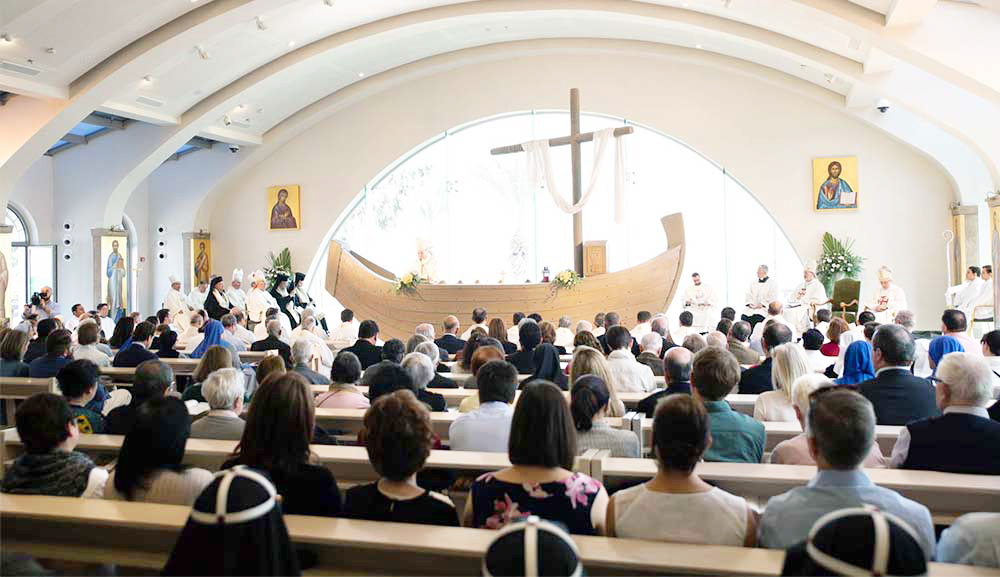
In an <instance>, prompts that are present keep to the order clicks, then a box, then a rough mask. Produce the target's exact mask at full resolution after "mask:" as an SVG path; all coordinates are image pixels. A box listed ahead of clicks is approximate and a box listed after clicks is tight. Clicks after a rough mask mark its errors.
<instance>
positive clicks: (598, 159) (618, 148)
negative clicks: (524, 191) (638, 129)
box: [521, 128, 625, 224]
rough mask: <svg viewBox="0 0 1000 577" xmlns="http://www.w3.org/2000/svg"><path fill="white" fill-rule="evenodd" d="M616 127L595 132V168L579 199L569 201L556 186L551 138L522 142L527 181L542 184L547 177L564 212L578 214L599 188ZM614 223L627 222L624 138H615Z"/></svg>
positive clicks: (554, 196) (554, 198)
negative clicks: (525, 154) (609, 142)
mask: <svg viewBox="0 0 1000 577" xmlns="http://www.w3.org/2000/svg"><path fill="white" fill-rule="evenodd" d="M614 132H615V129H614V128H605V129H604V130H598V131H597V132H595V133H594V168H593V170H592V171H591V173H590V181H589V182H588V183H587V188H586V189H585V190H584V191H583V194H582V195H581V197H580V201H579V202H577V203H576V204H570V202H569V201H567V200H566V199H565V198H564V197H563V195H562V194H561V193H560V192H559V189H558V188H557V187H556V181H555V175H554V173H553V171H552V157H551V155H550V154H549V141H548V140H532V141H530V142H525V143H523V144H522V145H521V147H522V148H523V149H524V152H526V153H527V161H528V182H529V183H530V185H531V186H535V187H537V186H539V185H540V184H541V183H542V180H543V179H544V182H545V188H546V189H547V190H548V191H549V196H551V197H552V201H553V202H555V203H556V206H558V207H559V209H560V210H562V211H563V212H565V213H568V214H576V213H578V212H580V211H581V210H583V207H584V206H586V205H587V201H589V200H590V196H591V195H592V194H593V193H594V190H595V189H596V188H597V181H598V179H599V178H600V175H601V167H602V166H603V165H604V155H605V153H606V152H607V149H608V141H609V140H611V139H613V138H615V136H614ZM615 140H616V142H615V174H614V183H615V184H614V186H615V223H617V224H623V223H624V222H625V143H624V142H623V141H624V139H622V138H617V139H615Z"/></svg>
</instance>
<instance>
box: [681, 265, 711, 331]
mask: <svg viewBox="0 0 1000 577" xmlns="http://www.w3.org/2000/svg"><path fill="white" fill-rule="evenodd" d="M715 305H716V300H715V291H714V290H712V287H710V286H708V285H707V284H705V283H703V282H701V275H700V274H698V273H694V274H692V275H691V286H689V287H687V288H686V289H684V310H685V311H689V312H690V313H691V314H692V315H693V317H694V319H693V321H692V324H691V326H692V327H694V329H695V331H696V332H699V333H703V332H706V331H708V330H709V328H710V327H709V323H711V322H712V321H713V320H714V319H713V318H712V313H713V310H714V309H715Z"/></svg>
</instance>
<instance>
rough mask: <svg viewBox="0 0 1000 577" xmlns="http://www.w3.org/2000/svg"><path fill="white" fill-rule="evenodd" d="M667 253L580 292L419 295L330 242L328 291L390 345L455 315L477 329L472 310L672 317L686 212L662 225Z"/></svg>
mask: <svg viewBox="0 0 1000 577" xmlns="http://www.w3.org/2000/svg"><path fill="white" fill-rule="evenodd" d="M660 221H661V223H662V225H663V232H664V234H666V236H667V250H665V251H664V252H662V253H660V254H659V255H657V256H655V257H653V258H651V259H650V260H648V261H646V262H644V263H642V264H639V265H636V266H633V267H630V268H627V269H625V270H621V271H618V272H613V273H608V274H603V275H598V276H593V277H586V278H584V279H582V280H581V281H580V283H579V284H578V285H577V286H576V287H575V288H573V289H557V290H553V289H554V287H553V286H552V285H551V284H549V283H530V284H520V285H515V284H498V285H485V284H474V285H462V284H422V285H419V286H418V287H417V288H416V291H415V292H414V293H412V294H408V293H397V292H396V290H395V288H394V284H393V281H394V278H395V276H394V275H393V274H392V272H390V271H388V270H386V269H384V268H382V267H380V266H378V265H377V264H375V263H373V262H371V261H369V260H367V259H365V258H364V257H362V256H360V255H358V254H356V253H354V252H352V251H350V250H347V249H346V248H345V247H344V246H343V245H342V244H341V243H340V242H339V241H336V240H334V241H331V242H330V251H329V256H328V257H327V270H326V290H327V292H329V293H330V294H331V295H333V296H334V297H335V298H336V299H337V300H338V301H340V303H341V304H342V305H344V306H345V307H347V308H350V309H352V310H353V311H354V315H355V317H356V318H360V319H372V320H374V321H375V322H377V323H378V326H379V332H380V336H381V338H383V339H390V338H398V339H403V340H405V339H407V338H409V337H410V336H411V335H412V334H413V329H414V328H415V327H416V326H417V325H418V324H420V323H432V324H435V325H437V324H438V323H440V322H441V320H442V319H444V317H446V316H448V315H455V316H457V317H458V318H459V322H460V323H461V324H462V325H465V326H468V325H470V324H471V323H472V309H473V308H476V307H483V308H485V309H486V310H487V311H488V312H489V314H490V316H494V317H500V318H502V319H504V320H505V322H506V321H507V320H508V319H510V318H511V316H512V315H513V314H514V313H515V312H524V313H525V314H530V313H538V314H540V315H542V318H545V319H552V320H555V319H558V318H559V317H561V316H563V315H566V316H569V317H570V318H572V319H590V318H592V317H593V316H594V315H595V314H596V313H598V312H606V311H615V312H617V313H619V314H620V315H621V316H622V318H623V319H631V318H635V315H636V314H637V313H638V312H639V311H641V310H646V311H650V312H654V313H655V312H662V311H665V310H667V307H668V306H669V305H670V301H671V299H672V298H673V296H674V293H675V292H676V291H677V286H678V284H679V282H680V275H681V272H682V270H683V268H684V246H685V245H684V220H683V217H682V216H681V214H680V213H674V214H670V215H667V216H665V217H663V218H662V219H660Z"/></svg>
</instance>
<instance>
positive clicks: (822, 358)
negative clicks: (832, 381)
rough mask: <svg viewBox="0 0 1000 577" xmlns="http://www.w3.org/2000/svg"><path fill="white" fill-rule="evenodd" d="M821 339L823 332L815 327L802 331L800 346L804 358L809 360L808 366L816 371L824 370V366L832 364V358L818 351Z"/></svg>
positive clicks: (821, 371)
mask: <svg viewBox="0 0 1000 577" xmlns="http://www.w3.org/2000/svg"><path fill="white" fill-rule="evenodd" d="M823 340H824V338H823V333H821V332H819V331H818V330H816V329H809V330H807V331H806V332H804V333H802V348H803V349H804V350H805V352H806V360H807V361H809V368H810V369H812V370H813V371H814V372H817V373H823V372H826V368H827V367H829V366H830V365H832V364H833V359H831V358H830V357H828V356H826V355H824V354H823V353H821V352H819V348H820V347H822V346H823Z"/></svg>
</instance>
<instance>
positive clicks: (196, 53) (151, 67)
mask: <svg viewBox="0 0 1000 577" xmlns="http://www.w3.org/2000/svg"><path fill="white" fill-rule="evenodd" d="M122 4H127V6H125V7H123V6H122ZM328 4H332V6H330V5H328ZM928 30H930V31H933V33H930V32H928ZM991 30H992V31H994V32H1000V14H998V13H996V12H994V11H990V10H987V9H985V8H982V7H979V6H976V5H973V4H970V3H964V2H963V3H956V2H950V1H947V0H940V1H937V2H935V1H934V0H906V2H900V1H895V2H892V1H889V0H856V1H854V2H853V3H850V2H846V1H844V0H728V1H726V0H691V1H689V2H682V1H674V0H670V1H667V0H659V1H653V0H649V1H631V0H546V1H545V2H538V1H537V0H479V1H474V2H460V1H456V0H364V1H362V0H333V1H331V2H329V3H328V2H326V1H325V0H214V1H210V0H197V1H192V0H130V1H129V2H127V3H121V2H117V1H115V0H77V1H74V2H70V1H68V0H45V1H42V2H39V1H38V0H7V1H6V2H3V3H0V36H2V35H5V34H6V35H9V36H10V37H11V38H12V42H5V41H4V40H3V39H2V38H0V59H2V60H5V61H11V62H16V63H21V64H27V63H28V62H27V61H28V60H31V63H30V65H31V66H34V67H37V68H38V69H39V70H40V73H39V74H38V75H37V76H35V77H33V78H30V79H25V78H19V77H18V76H17V75H16V74H14V73H10V72H6V71H4V70H2V69H0V90H5V91H10V92H15V93H20V94H23V95H26V96H19V97H17V98H14V99H12V100H11V102H10V103H9V104H8V105H7V106H5V107H0V125H3V124H4V121H5V120H6V118H5V116H6V117H8V118H11V119H12V120H13V119H14V117H15V115H17V118H16V120H17V122H10V123H8V124H7V126H10V127H11V130H10V134H8V135H7V136H6V137H5V138H4V139H0V163H2V165H0V201H3V200H5V198H6V195H7V191H8V190H9V189H10V188H11V187H12V186H13V183H14V182H16V180H17V179H18V178H20V176H21V175H22V174H23V173H24V172H25V171H26V170H27V168H28V166H30V164H31V163H32V162H34V160H35V159H37V157H38V156H39V155H40V154H41V153H42V152H44V150H46V149H47V148H48V146H50V145H51V144H52V143H53V142H55V140H57V139H58V138H59V137H60V136H62V134H64V133H65V132H67V131H68V130H69V128H70V127H72V126H73V125H74V124H75V123H76V122H79V121H80V120H81V119H82V118H84V117H85V116H86V115H87V114H88V113H89V112H91V111H92V110H94V109H98V108H100V109H101V110H105V111H111V112H115V113H117V114H122V115H124V116H130V117H133V118H139V119H142V120H146V121H151V122H154V123H157V124H160V125H161V126H162V128H161V129H160V130H159V131H158V132H157V133H156V134H155V135H154V137H153V138H151V139H148V142H146V143H143V144H144V146H145V148H143V149H141V150H138V151H136V153H135V154H130V157H131V158H134V159H135V160H134V164H133V165H132V166H130V167H128V168H127V169H126V170H123V172H122V174H121V175H120V178H118V179H117V181H118V182H119V185H118V186H117V187H116V188H115V190H114V191H113V192H112V193H111V195H110V197H109V203H108V210H107V214H108V216H107V218H109V219H110V220H111V221H115V216H114V214H115V213H116V212H117V213H119V214H120V210H121V208H122V207H124V201H125V200H127V198H128V195H129V194H131V191H132V189H133V188H134V186H135V185H136V184H137V183H138V182H139V181H141V179H142V178H145V176H147V175H148V174H149V173H150V172H151V171H152V170H154V169H155V168H156V166H158V165H159V164H160V162H162V161H163V160H164V159H166V158H167V157H168V156H169V155H170V154H173V152H174V151H176V149H177V148H178V146H179V145H180V144H183V143H184V142H186V141H187V139H189V138H190V137H191V136H194V135H196V134H199V133H202V134H208V135H214V136H216V137H225V136H228V137H230V138H232V139H235V140H240V139H243V141H245V142H259V141H260V140H261V138H266V135H267V133H268V131H270V130H272V129H274V127H276V126H278V125H280V123H281V122H282V121H284V120H285V119H287V118H289V117H290V116H292V115H294V114H295V113H296V112H297V111H299V110H302V109H303V108H304V107H307V106H309V105H310V104H312V103H315V102H317V101H320V100H321V99H323V98H325V97H327V95H330V94H335V93H336V92H337V91H338V90H342V89H344V88H345V87H348V86H351V85H352V84H354V83H357V82H359V81H364V80H366V79H367V78H368V77H370V76H371V75H376V74H379V73H381V72H384V71H386V70H391V69H393V68H396V67H399V66H402V65H404V64H407V63H410V62H414V61H417V60H420V59H422V58H427V57H432V56H434V55H437V54H444V53H448V52H454V51H457V50H463V49H468V48H472V47H476V46H483V45H488V44H497V43H505V42H506V43H510V42H513V41H518V40H530V39H545V38H567V37H569V38H609V39H626V40H640V41H645V42H655V43H660V44H669V45H675V46H683V47H696V46H697V47H700V48H701V49H703V50H705V51H710V52H715V53H719V54H722V55H726V56H731V57H733V58H737V59H740V60H746V61H749V62H754V63H757V64H760V65H763V66H767V67H769V68H773V69H775V70H778V71H781V72H784V73H786V74H788V75H791V76H794V77H797V78H799V79H801V80H803V81H805V82H809V83H812V84H814V85H816V86H820V87H822V88H823V89H825V90H827V91H829V92H830V93H831V94H833V95H835V96H836V97H837V98H839V99H841V100H842V101H843V103H844V106H845V108H846V109H848V111H849V112H853V113H857V114H859V115H862V116H866V115H869V114H870V112H869V111H870V109H871V106H872V105H873V103H874V102H875V100H876V99H878V98H880V97H887V98H890V99H892V100H893V102H894V104H895V105H898V106H901V107H903V108H905V109H906V111H907V114H906V115H900V116H901V117H906V118H908V119H909V120H910V121H911V122H912V123H916V124H918V125H919V124H921V123H924V124H927V125H928V126H930V127H931V128H932V130H925V129H920V130H917V129H916V128H918V127H914V126H895V127H893V126H892V124H894V123H893V122H886V123H882V124H884V126H883V128H885V129H886V130H888V131H890V132H893V133H895V134H897V137H899V138H902V139H913V138H921V135H924V136H923V137H925V138H926V135H927V134H935V131H937V133H940V131H942V130H943V131H944V132H945V133H947V134H949V135H951V136H953V137H954V138H957V139H958V140H959V141H961V142H962V143H964V145H966V146H968V147H969V149H971V150H972V151H974V154H976V155H978V156H979V157H980V159H981V161H982V162H983V163H984V164H985V166H986V168H987V170H988V171H989V172H990V175H991V177H992V179H993V183H992V185H993V186H994V187H995V186H997V185H998V184H1000V170H998V166H1000V132H998V131H996V130H992V131H991V130H990V127H991V126H997V125H1000V69H998V68H997V67H995V66H993V67H990V66H989V65H988V64H989V56H988V55H989V54H990V52H989V49H990V48H995V49H997V51H1000V34H997V33H994V34H981V33H982V32H984V31H987V32H988V31H991ZM963 32H964V33H965V34H970V33H971V34H973V35H975V36H976V38H975V40H976V42H968V36H966V37H965V38H964V39H965V40H966V41H965V42H963V41H962V40H963ZM949 38H950V39H951V40H952V41H951V42H948V40H949ZM970 45H972V46H971V47H970ZM48 48H52V49H53V52H54V53H51V54H50V53H49V52H48V51H47V50H46V49H48ZM993 53H994V54H995V53H996V51H994V52H993ZM206 57H207V59H206ZM362 75H364V76H362ZM144 76H148V77H149V81H144V80H143V77H144ZM32 96H44V97H48V98H49V100H47V101H44V102H40V103H38V104H35V102H34V101H29V99H30V98H31V97H32ZM52 97H55V99H52ZM139 97H147V98H152V99H154V100H156V101H159V102H162V104H160V105H159V106H153V107H150V106H144V105H142V104H139V103H137V102H136V98H139ZM21 99H25V100H24V101H22V102H21V103H17V101H18V100H21ZM240 105H242V106H240ZM909 113H912V115H911V114H909ZM224 114H229V115H230V118H231V119H236V120H237V121H239V122H240V123H241V124H245V125H246V126H245V127H244V128H241V129H239V130H234V128H233V127H232V126H230V127H225V126H223V124H222V118H223V115H224ZM895 124H899V122H896V123H895ZM220 135H222V136H220ZM912 143H913V144H914V145H915V146H917V147H918V148H923V149H924V150H925V151H929V150H933V149H934V146H933V143H924V144H926V146H923V145H922V143H920V142H912ZM928 153H929V154H934V153H932V152H928ZM982 192H984V191H978V194H981V193H982ZM963 194H964V191H963ZM979 198H981V197H979Z"/></svg>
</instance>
